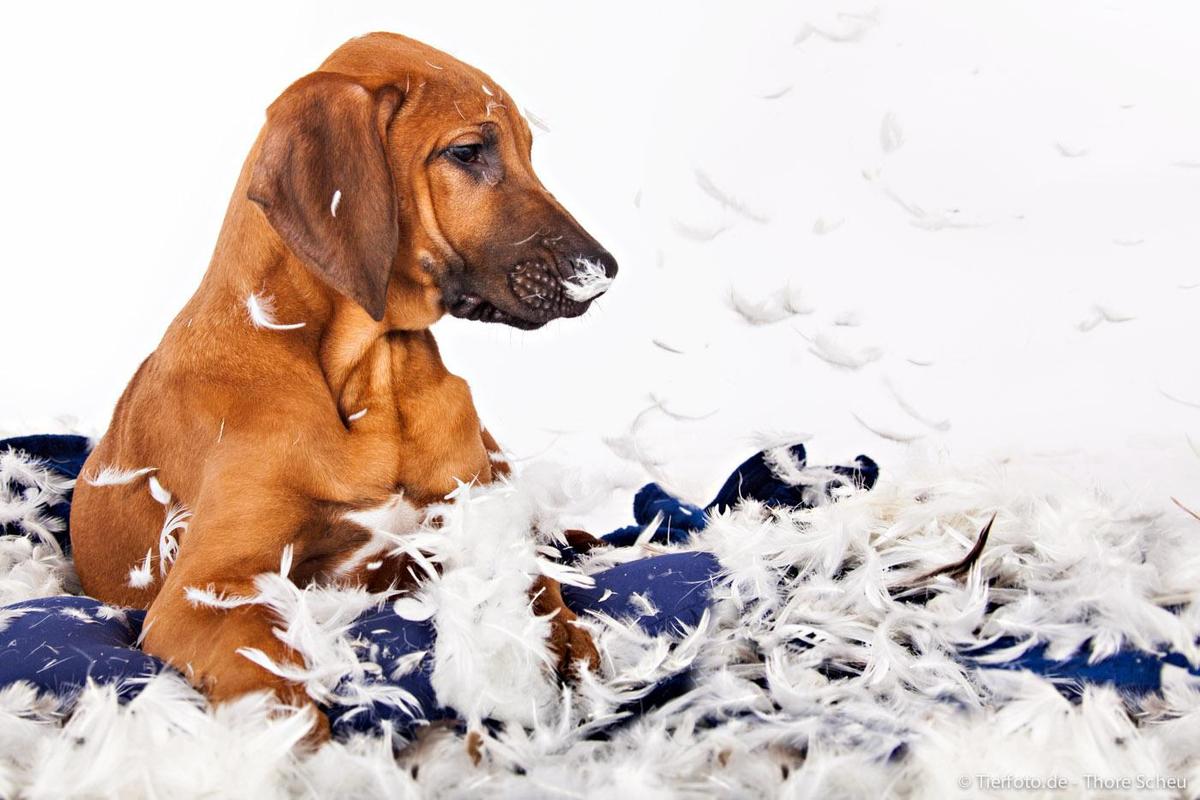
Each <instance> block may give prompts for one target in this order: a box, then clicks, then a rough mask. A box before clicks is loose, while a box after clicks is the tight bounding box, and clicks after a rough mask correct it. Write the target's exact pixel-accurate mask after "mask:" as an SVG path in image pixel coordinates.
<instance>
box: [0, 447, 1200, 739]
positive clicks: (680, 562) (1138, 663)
mask: <svg viewBox="0 0 1200 800" xmlns="http://www.w3.org/2000/svg"><path fill="white" fill-rule="evenodd" d="M88 447H89V443H88V440H87V439H85V438H84V437H81V436H26V437H20V438H17V439H7V440H3V441H0V452H4V451H5V450H8V449H14V450H21V451H24V452H26V453H27V454H28V455H30V456H32V457H34V458H36V459H39V460H41V461H43V462H44V463H46V464H47V465H49V466H50V467H52V468H53V469H54V470H56V471H58V472H59V473H61V474H62V475H63V476H65V477H69V478H75V477H77V476H78V475H79V471H80V469H81V468H82V465H83V461H84V459H85V458H86V457H87V453H88ZM791 451H792V452H791V454H792V457H793V459H794V460H795V462H796V465H797V466H798V467H801V468H803V467H804V466H805V465H806V453H805V451H804V447H803V446H802V445H795V446H793V447H792V448H791ZM829 469H830V470H832V471H833V472H834V473H835V474H836V475H838V476H840V478H841V480H842V481H843V482H844V483H848V484H852V485H855V486H859V487H862V488H867V489H869V488H871V486H873V485H874V483H875V481H876V479H877V478H878V476H879V467H878V466H877V465H876V464H875V462H874V461H872V460H871V459H869V458H867V457H866V456H859V457H858V458H856V459H855V462H854V463H853V464H851V465H847V466H836V467H832V468H829ZM836 485H837V484H836V482H835V483H834V484H833V485H832V486H827V491H828V490H829V489H832V488H835V487H836ZM17 488H18V490H19V489H20V487H17ZM809 491H811V487H810V488H809ZM741 499H754V500H756V501H758V502H761V503H763V504H765V505H768V506H785V507H801V506H804V505H806V502H807V501H806V496H805V494H804V487H803V486H792V485H789V484H787V483H786V482H785V481H782V480H780V479H779V478H778V477H776V476H775V475H774V473H772V472H771V469H770V467H769V465H768V464H767V461H766V457H765V454H764V453H758V454H756V455H754V456H752V457H751V458H749V459H747V460H746V461H745V462H743V463H742V464H741V465H740V466H739V467H738V468H737V469H736V470H735V471H734V472H733V474H732V475H730V477H729V479H728V480H727V481H725V483H724V485H723V486H722V487H721V489H720V491H718V492H717V495H716V497H715V498H714V499H713V501H712V502H711V503H709V504H708V505H707V506H706V507H705V508H703V509H702V508H700V507H698V506H695V505H691V504H689V503H685V502H683V501H682V500H679V499H678V498H675V497H673V496H671V495H670V494H668V493H667V492H666V491H665V490H663V488H662V487H660V486H658V485H657V484H648V485H647V486H645V487H643V488H642V489H641V491H639V492H638V493H637V495H636V496H635V498H634V503H633V516H634V520H635V521H636V522H637V525H633V526H630V527H628V528H623V529H620V530H617V531H614V532H612V533H611V534H609V535H608V536H605V537H603V538H604V540H605V541H606V542H607V543H608V544H610V545H615V546H622V545H626V544H631V543H632V542H633V541H634V540H635V539H636V538H637V537H638V535H640V534H641V532H642V530H643V529H644V528H645V527H646V526H647V525H649V524H651V523H652V522H653V520H654V518H655V517H656V516H658V515H661V521H660V524H659V526H658V528H657V529H655V531H654V532H653V534H652V536H651V538H652V540H653V541H657V542H675V541H682V540H685V539H687V538H688V537H689V536H690V535H691V534H692V533H693V532H694V531H697V530H701V529H703V527H704V526H705V525H706V524H707V520H708V513H709V512H721V511H724V510H726V509H728V508H730V507H732V506H734V505H736V504H737V502H739V501H740V500H741ZM69 512H70V502H69V499H68V500H67V501H65V502H63V503H60V504H59V505H57V506H55V507H54V508H52V509H47V514H48V515H50V516H58V517H60V518H61V519H62V521H63V522H64V531H63V532H62V533H61V534H59V541H60V543H62V544H63V545H64V549H65V548H66V546H67V545H68V544H69V536H68V533H67V531H66V530H65V527H66V525H65V523H66V522H67V520H68V519H69ZM3 533H4V535H24V533H25V532H24V531H22V530H21V529H20V528H19V527H18V526H17V525H16V524H15V523H14V524H10V525H8V526H6V527H5V528H4V530H3ZM719 571H720V569H719V565H718V563H717V560H716V558H715V557H714V556H713V555H711V554H709V553H702V552H687V553H673V554H669V555H664V556H657V557H653V558H646V559H642V560H639V561H634V562H631V563H627V564H624V565H621V566H618V567H613V568H612V569H609V570H605V571H603V572H600V573H597V574H595V575H593V576H592V577H593V578H594V579H595V581H596V585H595V587H594V588H588V589H581V588H576V587H569V586H568V587H564V589H563V596H564V599H565V600H566V601H567V604H568V605H569V606H570V607H571V608H572V609H573V610H574V611H575V612H576V613H577V614H581V615H585V614H587V613H588V612H593V611H594V612H597V613H601V614H606V615H609V616H612V617H616V618H619V619H631V620H635V621H636V624H637V625H639V626H641V627H642V628H643V629H644V630H645V631H646V632H647V633H649V634H651V635H658V634H660V633H669V632H672V631H675V630H678V629H680V628H681V627H690V626H694V625H695V624H696V623H697V622H698V621H699V620H700V618H701V616H702V615H703V614H704V611H705V609H707V608H708V607H709V604H710V602H711V589H712V586H713V584H714V582H715V581H716V580H717V578H718V577H719ZM635 593H636V594H638V595H640V597H641V598H642V599H643V600H644V601H645V602H648V603H649V605H650V606H651V607H652V608H653V613H647V606H646V605H645V603H639V602H637V601H635V600H634V599H633V597H632V596H633V595H634V594H635ZM0 618H2V619H7V624H6V625H4V627H3V628H2V629H0V642H3V643H4V648H3V650H2V651H0V687H3V686H7V685H8V684H11V683H13V682H14V681H18V680H24V681H29V682H30V683H32V684H34V685H35V686H37V687H39V688H41V689H44V690H46V691H49V692H53V693H54V694H56V695H58V696H60V697H63V698H69V697H70V696H71V695H73V694H74V693H75V692H77V691H78V690H79V688H80V687H81V686H83V685H84V684H85V683H86V682H87V681H88V680H93V681H96V682H98V683H113V684H116V686H117V687H118V690H119V693H120V695H121V696H122V697H123V698H125V699H128V698H131V697H133V696H135V695H136V694H137V692H138V691H139V688H140V687H139V681H140V680H142V679H144V678H145V677H146V676H148V675H153V674H154V673H156V672H158V671H160V670H162V669H164V666H163V664H162V663H161V662H160V661H158V660H157V659H155V658H153V657H152V656H149V655H146V654H145V653H143V652H141V651H140V650H139V649H137V646H136V643H137V638H138V634H139V632H140V628H141V623H142V619H143V618H144V612H141V611H134V610H124V611H121V610H116V609H112V608H110V607H108V606H105V605H104V604H103V603H100V602H99V601H97V600H93V599H91V598H87V597H50V598H43V599H40V600H29V601H25V602H22V603H16V604H14V605H11V606H8V607H6V608H3V609H0ZM353 634H354V635H355V636H357V637H358V638H359V639H361V640H362V642H363V643H364V648H365V649H366V653H365V655H366V657H367V658H369V659H370V660H372V661H374V662H375V663H378V664H379V665H380V667H381V671H380V675H379V677H378V680H380V681H387V682H389V683H392V684H394V685H398V686H400V687H401V688H403V689H405V690H406V691H408V692H409V693H411V694H412V695H413V696H414V698H416V700H417V702H418V704H419V705H420V707H421V715H422V716H423V718H424V719H425V720H429V721H433V720H438V719H453V718H454V717H455V714H454V711H453V710H452V709H447V708H441V707H439V706H438V703H437V699H436V697H435V694H434V692H433V688H432V686H431V684H430V674H429V670H430V668H431V663H430V659H429V657H428V656H426V658H424V659H423V660H422V661H421V663H420V664H419V665H417V667H416V668H415V669H413V670H412V671H411V672H409V673H408V674H406V675H402V676H399V675H396V672H397V669H396V667H397V665H398V664H399V662H400V660H401V659H402V658H404V657H405V656H408V655H410V654H412V653H415V652H418V651H426V652H431V651H432V649H433V643H434V638H435V631H434V628H433V626H432V624H431V623H430V622H411V621H408V620H404V619H402V618H400V617H399V616H397V615H396V614H395V613H394V612H393V611H392V609H391V607H390V606H385V607H383V608H381V609H378V610H376V611H372V612H369V613H367V614H365V615H364V616H363V617H361V618H360V619H359V620H358V621H357V622H356V623H355V625H354V628H353ZM1016 644H1017V641H1016V640H1014V639H1001V640H1000V641H997V642H995V643H993V644H991V645H989V646H988V647H986V648H981V649H978V650H974V651H965V652H963V653H962V654H961V657H962V658H963V659H964V660H965V661H968V662H971V663H973V664H974V665H976V666H977V667H978V668H981V669H983V668H987V669H1021V670H1030V671H1032V672H1035V673H1037V674H1039V675H1043V676H1045V677H1047V678H1050V679H1052V680H1054V681H1055V682H1056V683H1057V684H1058V685H1059V687H1060V689H1061V690H1062V691H1063V693H1064V694H1066V695H1067V696H1068V697H1071V696H1076V695H1077V694H1078V693H1079V691H1080V688H1081V687H1082V686H1085V685H1089V684H1108V685H1112V686H1115V687H1116V688H1117V689H1118V690H1120V691H1122V692H1125V693H1127V694H1132V695H1144V694H1147V693H1151V692H1157V691H1159V690H1160V689H1161V675H1162V668H1163V666H1164V665H1167V664H1170V665H1173V666H1178V667H1182V668H1185V669H1189V671H1190V672H1191V673H1192V674H1195V675H1200V670H1198V669H1196V668H1194V667H1191V666H1190V665H1189V664H1188V663H1187V661H1186V659H1184V657H1183V656H1182V655H1180V654H1178V653H1170V652H1166V653H1146V652H1142V651H1138V650H1134V649H1124V650H1121V651H1119V652H1118V653H1116V654H1114V655H1113V656H1110V657H1108V658H1105V659H1101V660H1099V661H1097V662H1096V663H1094V664H1091V663H1088V657H1087V655H1086V654H1087V650H1088V647H1087V644H1086V643H1085V644H1084V646H1083V647H1082V648H1081V649H1080V650H1079V652H1078V653H1076V654H1074V655H1073V656H1071V657H1070V658H1067V659H1062V660H1054V659H1049V658H1047V657H1046V645H1044V644H1039V645H1035V646H1034V647H1031V648H1029V649H1028V650H1026V651H1025V652H1024V653H1022V654H1021V655H1020V656H1016V657H1013V658H1011V659H1008V660H1007V661H1004V662H1003V663H1000V664H984V663H982V662H981V659H982V658H983V657H984V656H986V655H988V654H991V653H995V652H998V651H1000V650H1001V649H1004V648H1008V647H1013V646H1015V645H1016ZM691 684H692V678H691V675H690V674H689V673H687V672H686V671H684V672H680V673H677V674H675V675H672V676H668V677H667V678H666V679H665V680H663V681H662V682H661V683H660V684H659V685H657V686H656V687H653V689H652V690H651V691H650V692H649V693H648V694H647V695H645V696H644V697H642V698H641V699H640V700H638V701H636V702H635V703H633V704H631V705H630V707H629V708H628V709H626V710H628V711H629V712H630V713H631V714H633V715H636V714H638V713H641V712H642V711H644V710H645V709H647V708H650V707H654V706H656V705H659V704H661V703H663V702H666V701H668V700H670V699H671V698H673V697H677V696H678V695H679V694H680V693H682V692H684V691H687V689H688V688H690V686H691ZM326 713H327V714H328V715H329V717H330V720H331V722H332V724H333V728H334V730H335V732H338V733H339V734H341V733H346V732H349V731H371V730H377V729H378V727H379V725H380V724H381V723H382V722H383V721H384V720H389V721H391V722H392V723H393V725H394V727H395V728H396V729H398V730H401V731H406V730H411V729H412V727H414V726H415V725H417V724H422V722H421V720H420V719H416V720H414V719H413V718H412V717H411V716H410V715H409V714H408V713H407V712H405V711H403V710H401V709H396V708H393V707H383V706H381V707H377V708H367V709H362V708H358V709H354V708H349V707H333V708H329V709H326Z"/></svg>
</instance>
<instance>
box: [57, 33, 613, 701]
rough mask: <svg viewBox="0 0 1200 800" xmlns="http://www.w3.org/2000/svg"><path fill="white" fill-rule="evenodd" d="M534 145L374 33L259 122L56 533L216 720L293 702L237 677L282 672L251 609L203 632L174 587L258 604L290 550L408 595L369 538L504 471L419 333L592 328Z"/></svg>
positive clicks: (550, 598) (583, 280) (429, 55)
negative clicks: (207, 247)
mask: <svg viewBox="0 0 1200 800" xmlns="http://www.w3.org/2000/svg"><path fill="white" fill-rule="evenodd" d="M531 144H532V138H531V135H530V131H529V128H528V126H527V125H526V123H525V121H524V119H523V118H522V117H521V115H520V113H519V112H518V108H517V106H516V104H515V103H514V102H513V101H512V100H511V99H510V98H509V97H508V95H507V94H505V93H504V92H503V91H502V90H501V89H500V87H499V86H498V85H497V84H496V83H495V82H494V81H492V80H491V79H490V78H489V77H488V76H487V75H485V74H483V73H482V72H480V71H478V70H476V69H474V68H472V67H469V66H467V65H465V64H462V63H461V62H459V61H456V60H455V59H453V58H451V57H450V56H448V55H446V54H445V53H442V52H440V51H438V50H434V49H433V48H430V47H428V46H426V45H423V44H421V43H419V42H416V41H413V40H411V39H407V38H405V37H402V36H397V35H394V34H387V33H375V34H370V35H368V36H363V37H360V38H358V39H354V40H352V41H350V42H348V43H346V44H345V45H343V46H342V47H340V48H338V50H337V51H335V52H334V53H333V55H331V56H330V57H329V58H328V59H327V60H326V61H325V63H324V64H322V65H321V68H320V69H319V70H318V71H317V72H314V73H312V74H311V75H308V76H306V77H304V78H301V79H300V80H299V81H297V82H296V83H294V84H292V86H290V87H289V88H288V89H287V90H286V91H285V92H284V93H283V94H282V95H281V96H280V97H279V99H278V100H276V101H275V102H274V104H272V105H271V107H270V109H269V110H268V112H267V123H266V126H265V127H264V128H263V131H262V133H261V134H260V135H259V137H258V140H257V142H256V143H255V145H254V147H253V149H252V150H251V151H250V155H249V157H248V158H247V160H246V164H245V166H244V168H243V169H242V173H241V177H240V178H239V180H238V184H237V187H236V189H235V191H234V195H233V199H232V201H231V202H230V205H229V210H228V212H227V213H226V216H225V222H224V226H223V227H222V230H221V235H220V238H219V239H218V241H217V246H216V251H215V253H214V255H213V259H212V263H211V264H210V266H209V269H208V272H207V274H206V275H205V277H204V280H203V282H202V283H201V285H200V288H199V289H198V290H197V292H196V294H195V295H194V296H193V297H192V299H191V300H190V301H189V302H188V303H187V305H186V306H185V307H184V308H183V310H182V311H181V312H180V313H179V315H178V316H177V317H176V318H175V320H174V321H173V322H172V323H171V326H170V328H169V329H168V330H167V332H166V335H165V336H164V337H163V340H162V342H161V343H160V345H159V347H158V349H157V350H156V351H155V352H154V353H153V354H152V355H151V356H150V357H149V358H147V359H146V361H145V362H144V363H143V364H142V366H141V367H140V368H139V369H138V371H137V373H136V374H135V375H134V377H133V380H132V381H131V382H130V384H129V387H128V388H127V389H126V390H125V393H124V394H123V395H122V397H121V399H120V401H119V402H118V404H117V407H116V411H115V413H114V415H113V419H112V424H111V426H110V428H109V430H108V432H107V434H106V435H105V436H104V438H103V439H102V440H101V441H100V443H99V444H98V445H97V447H96V450H95V452H93V453H92V455H91V457H90V458H89V459H88V462H87V465H86V466H85V470H84V476H85V478H84V479H83V480H81V481H80V482H79V485H78V487H77V488H76V491H75V499H74V505H73V508H72V514H71V538H72V545H73V547H74V555H75V564H76V568H77V570H78V573H79V578H80V580H81V582H82V584H83V588H84V590H85V591H87V592H88V593H89V594H91V595H94V596H95V597H98V598H101V599H103V600H105V601H108V602H112V603H118V604H121V605H126V606H139V607H148V608H149V614H148V615H147V618H146V631H145V638H144V647H145V649H146V651H147V652H150V653H153V654H155V655H158V656H160V657H162V658H164V659H166V660H167V661H168V662H170V663H171V664H173V665H175V666H176V667H178V668H179V669H181V670H183V671H184V672H185V673H186V674H187V675H188V676H189V677H190V678H191V680H192V681H193V682H195V683H196V685H197V686H199V687H201V688H202V689H204V690H205V691H206V692H207V693H208V694H209V696H210V697H211V698H213V699H214V700H218V701H219V700H223V699H227V698H231V697H234V696H237V695H240V694H242V693H244V692H247V691H252V690H257V689H273V690H275V691H276V692H277V693H278V694H279V695H280V697H281V698H282V699H283V700H285V701H286V702H289V703H295V704H306V703H307V702H308V701H307V698H306V697H305V696H304V693H303V690H302V689H301V688H300V687H297V686H294V685H291V684H288V683H287V682H285V681H283V680H281V679H279V678H277V677H276V676H274V675H273V674H271V673H270V672H268V671H267V670H265V669H263V668H261V667H259V666H257V665H256V664H254V663H252V662H251V661H249V660H247V659H246V658H244V657H242V656H241V655H238V654H237V652H236V651H237V650H238V648H242V647H255V648H259V649H261V650H263V651H264V652H265V653H267V654H268V655H269V656H271V657H272V658H274V659H276V660H277V661H278V660H289V659H291V660H293V661H294V660H295V659H296V657H297V656H296V655H295V654H294V653H291V652H289V651H288V649H287V648H286V647H285V646H284V645H283V644H282V643H281V642H280V641H279V640H278V639H277V638H276V637H275V636H274V635H273V634H272V631H271V629H272V625H273V624H274V621H273V620H272V619H270V618H269V617H268V615H267V614H266V613H265V612H264V611H263V610H262V609H261V608H259V607H255V606H244V607H241V608H235V609H231V610H218V609H213V608H210V607H207V606H200V607H196V606H193V605H192V604H191V603H189V602H188V600H187V599H186V597H185V591H186V590H187V589H188V588H189V587H200V588H203V587H208V586H209V585H211V586H212V587H213V588H214V589H215V590H216V591H218V592H224V593H228V594H230V595H245V594H252V593H253V591H254V589H253V579H254V577H255V576H256V575H257V574H259V573H262V572H266V571H270V570H275V569H278V567H279V563H280V555H281V553H282V551H283V549H284V547H285V546H286V545H292V547H293V548H294V567H293V569H292V572H291V576H292V579H293V580H295V581H296V582H297V583H299V584H301V585H303V584H304V583H307V582H311V581H346V582H368V583H369V584H370V585H371V586H372V587H374V588H377V589H378V588H383V587H385V586H387V585H388V584H390V583H392V582H394V581H400V580H402V579H403V577H404V575H403V572H402V570H401V569H400V567H401V565H400V564H398V563H395V561H388V560H386V559H383V558H382V556H383V554H384V550H385V548H386V541H385V540H384V539H382V538H381V537H379V536H378V535H376V534H375V533H373V530H372V529H373V528H375V529H383V530H388V531H391V532H404V531H405V530H410V529H412V527H413V526H415V525H416V524H417V522H418V520H419V518H420V513H419V511H418V509H419V508H420V507H421V506H422V505H424V504H427V503H429V502H431V501H434V500H440V499H441V498H442V497H443V496H444V495H445V494H446V493H447V492H449V491H450V490H452V489H453V488H454V487H455V481H457V480H462V481H470V480H478V481H481V482H488V481H490V480H492V479H493V477H494V476H496V475H497V474H498V473H502V472H504V471H505V470H506V467H504V465H503V464H502V463H499V462H496V461H494V460H493V458H492V454H494V453H495V452H496V450H497V447H496V443H495V442H494V441H493V440H492V438H491V436H489V435H488V433H487V432H486V431H485V430H484V429H483V428H482V426H481V425H480V422H479V418H478V416H477V415H476V413H475V408H474V406H473V405H472V402H471V394H470V391H469V390H468V389H467V384H466V383H465V382H464V381H463V380H462V379H461V378H458V377H456V376H454V375H451V374H450V373H449V372H447V370H446V368H445V367H444V366H443V364H442V361H441V358H440V357H439V355H438V349H437V345H436V344H435V343H434V340H433V336H432V334H430V332H429V326H430V325H432V324H433V323H434V322H436V321H437V320H438V319H439V318H440V317H441V316H442V315H443V314H445V313H447V312H448V313H450V314H453V315H455V316H460V317H466V318H469V319H477V320H485V321H492V322H503V323H507V324H509V325H513V326H516V327H519V328H524V329H531V328H537V327H540V326H541V325H543V324H545V323H546V322H548V321H549V320H551V319H554V318H556V317H564V316H566V317H570V316H577V315H579V314H582V313H583V312H584V311H585V310H586V309H587V306H588V303H589V302H590V298H589V297H588V295H590V294H595V293H596V292H597V290H598V289H599V288H602V287H603V286H604V285H606V281H607V280H608V279H610V278H611V277H612V276H613V275H614V274H615V273H616V270H617V265H616V263H615V261H614V260H613V258H612V257H611V256H610V255H609V254H608V253H607V252H606V251H605V250H604V249H603V248H601V247H600V246H599V245H598V244H597V243H596V242H595V241H594V240H593V239H592V238H591V237H590V236H589V235H588V234H587V233H586V232H585V231H584V230H583V228H581V227H580V226H579V224H578V223H577V222H575V220H574V219H573V218H572V217H571V215H570V214H568V213H567V212H566V211H565V210H564V209H563V208H562V207H561V206H560V205H559V204H558V203H557V202H556V201H555V199H554V198H553V197H552V196H551V195H550V193H549V192H547V191H546V189H545V188H544V187H543V186H542V184H541V182H540V181H539V180H538V178H537V176H536V175H534V172H533V168H532V165H531V163H530V147H531ZM564 282H565V284H564ZM572 298H577V299H572ZM146 468H151V470H150V471H146ZM106 470H107V472H106ZM130 470H138V471H140V473H130V472H129V471H130ZM120 471H125V472H124V474H121V472H120ZM88 478H90V479H91V480H90V481H89V480H88ZM366 512H371V513H369V514H368V513H366ZM164 520H167V522H166V523H164ZM176 542H177V543H178V550H177V552H176V551H175V543H176ZM381 560H382V561H384V563H383V564H382V566H380V563H379V562H380V561H381ZM538 587H539V589H541V591H539V593H538V606H539V608H540V609H541V610H542V611H543V612H546V611H551V610H554V609H558V610H559V613H558V615H557V617H556V618H555V621H554V624H555V631H554V636H553V637H552V644H553V645H554V646H555V647H556V648H557V649H558V652H559V655H560V657H561V663H562V665H563V666H564V667H565V666H566V665H567V664H568V663H569V661H570V660H572V659H577V658H585V659H589V660H591V661H593V662H594V661H595V658H596V652H595V649H594V647H593V645H592V643H591V641H590V639H589V638H588V637H587V635H586V634H585V633H584V632H583V631H582V630H580V629H578V628H576V627H575V626H573V625H571V624H570V622H571V621H572V620H573V619H574V616H573V615H572V614H571V613H570V612H569V611H568V610H567V609H566V608H565V607H564V606H562V599H561V595H560V594H559V592H558V591H557V588H558V587H557V586H556V585H547V583H546V582H545V581H539V583H538ZM317 716H318V718H319V719H320V720H321V721H322V722H323V717H321V716H320V715H317Z"/></svg>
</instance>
